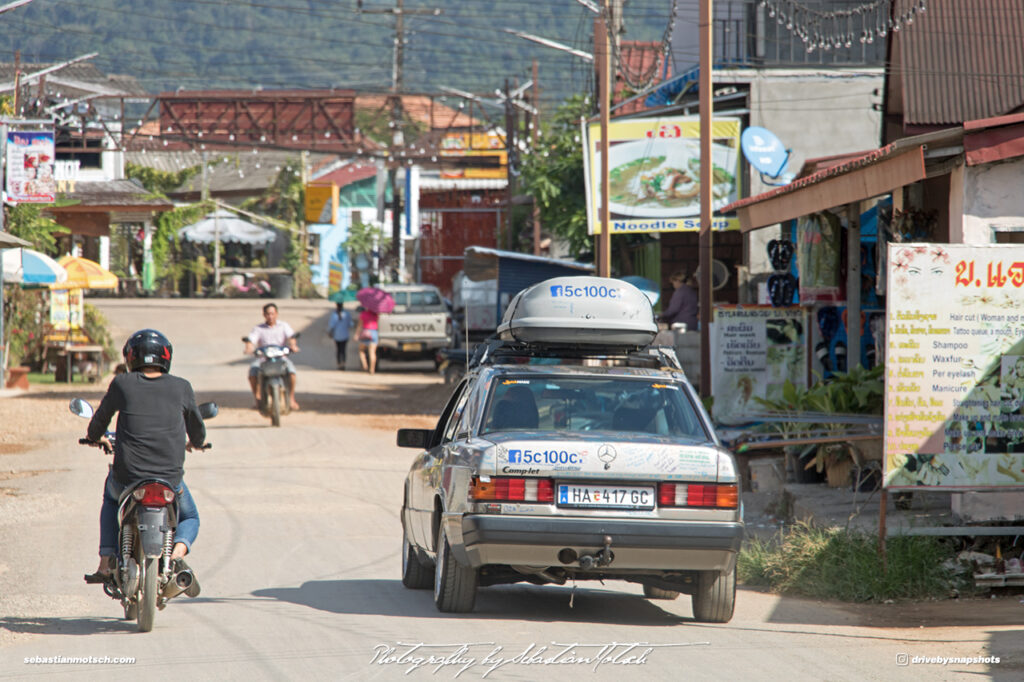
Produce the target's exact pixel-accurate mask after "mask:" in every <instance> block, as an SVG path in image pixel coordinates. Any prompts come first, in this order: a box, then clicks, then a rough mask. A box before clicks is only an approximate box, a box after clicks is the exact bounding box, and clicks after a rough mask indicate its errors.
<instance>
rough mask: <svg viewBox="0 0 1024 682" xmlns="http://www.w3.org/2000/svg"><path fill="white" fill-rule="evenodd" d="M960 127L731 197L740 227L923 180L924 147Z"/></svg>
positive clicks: (780, 219) (763, 223) (776, 220)
mask: <svg viewBox="0 0 1024 682" xmlns="http://www.w3.org/2000/svg"><path fill="white" fill-rule="evenodd" d="M962 134H963V131H962V130H961V129H959V128H954V129H952V130H949V131H947V130H942V131H938V132H935V133H927V134H925V135H917V136H915V137H908V138H904V139H901V140H897V141H896V142H893V143H892V144H889V145H886V146H885V147H882V148H880V149H876V150H874V151H871V152H868V153H866V154H863V155H861V156H857V157H855V158H853V159H850V160H848V161H845V162H843V163H840V164H838V165H836V166H832V167H831V168H826V169H824V170H820V171H818V172H816V173H813V174H811V175H808V176H806V177H803V178H799V179H797V180H794V181H793V182H791V183H790V184H788V185H785V186H783V187H777V188H776V189H773V190H771V191H769V192H764V193H763V194H758V195H756V196H752V197H747V198H745V199H740V200H739V201H734V202H733V203H731V204H729V205H728V206H725V207H723V208H722V212H723V213H728V212H730V211H735V212H736V214H737V216H738V217H739V221H740V230H742V231H743V232H748V231H750V230H756V229H757V228H760V227H767V226H768V225H775V224H776V223H781V222H784V221H786V220H792V219H794V218H799V217H800V216H805V215H810V214H811V213H817V212H819V211H824V210H827V209H830V208H835V207H837V206H844V205H846V204H849V203H852V202H855V201H863V200H865V199H870V198H871V197H876V196H879V195H882V194H887V193H889V192H891V191H893V190H895V189H898V188H900V187H903V186H905V185H910V184H913V183H915V182H918V181H920V180H923V179H924V178H925V177H926V175H927V173H926V170H925V150H926V149H927V148H928V146H929V145H933V146H935V145H945V144H949V143H950V141H951V138H953V137H960V136H962Z"/></svg>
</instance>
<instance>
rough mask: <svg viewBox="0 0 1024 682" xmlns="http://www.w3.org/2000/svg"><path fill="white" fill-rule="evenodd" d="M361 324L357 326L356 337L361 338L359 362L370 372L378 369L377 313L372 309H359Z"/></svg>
mask: <svg viewBox="0 0 1024 682" xmlns="http://www.w3.org/2000/svg"><path fill="white" fill-rule="evenodd" d="M359 310H360V312H359V325H358V326H357V327H356V338H357V339H358V340H359V364H361V365H362V366H363V369H365V370H368V371H369V372H370V374H373V373H375V372H376V371H377V341H378V340H379V338H380V337H379V336H378V333H377V313H375V312H373V311H372V310H364V309H363V308H360V309H359Z"/></svg>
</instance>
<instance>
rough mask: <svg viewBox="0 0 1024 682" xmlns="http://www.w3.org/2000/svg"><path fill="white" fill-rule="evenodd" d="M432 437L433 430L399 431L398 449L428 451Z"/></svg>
mask: <svg viewBox="0 0 1024 682" xmlns="http://www.w3.org/2000/svg"><path fill="white" fill-rule="evenodd" d="M432 435H434V430H433V429H398V447H400V448H419V449H420V450H426V449H427V446H428V445H429V444H430V437H431V436H432Z"/></svg>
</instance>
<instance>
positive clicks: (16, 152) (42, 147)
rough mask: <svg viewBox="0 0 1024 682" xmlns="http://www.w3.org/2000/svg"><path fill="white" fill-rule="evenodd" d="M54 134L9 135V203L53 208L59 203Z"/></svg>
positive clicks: (18, 133) (23, 133) (26, 133)
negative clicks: (50, 205)
mask: <svg viewBox="0 0 1024 682" xmlns="http://www.w3.org/2000/svg"><path fill="white" fill-rule="evenodd" d="M53 160H54V147H53V132H52V131H49V132H41V131H37V132H18V131H8V132H7V184H6V188H7V200H8V201H10V202H12V203H18V204H22V203H33V204H52V203H53V202H54V201H56V200H57V181H56V179H54V176H53Z"/></svg>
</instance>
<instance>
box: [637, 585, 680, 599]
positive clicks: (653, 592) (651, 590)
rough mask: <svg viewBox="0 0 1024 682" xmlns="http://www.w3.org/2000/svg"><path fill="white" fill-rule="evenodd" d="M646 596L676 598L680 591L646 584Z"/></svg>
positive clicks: (650, 597) (649, 597)
mask: <svg viewBox="0 0 1024 682" xmlns="http://www.w3.org/2000/svg"><path fill="white" fill-rule="evenodd" d="M644 596H645V597H647V598H648V599H675V598H676V597H678V596H679V593H678V592H676V591H675V590H663V589H661V588H660V587H651V586H650V585H644Z"/></svg>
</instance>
